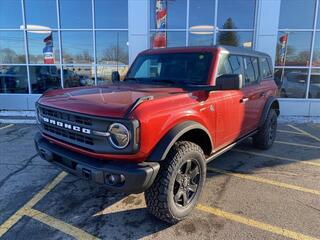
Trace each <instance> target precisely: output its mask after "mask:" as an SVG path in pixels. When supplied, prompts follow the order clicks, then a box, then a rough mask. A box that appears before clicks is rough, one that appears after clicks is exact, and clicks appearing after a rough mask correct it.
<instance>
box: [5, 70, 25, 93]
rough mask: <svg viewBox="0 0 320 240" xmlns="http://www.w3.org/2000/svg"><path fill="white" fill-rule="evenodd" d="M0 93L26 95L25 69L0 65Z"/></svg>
mask: <svg viewBox="0 0 320 240" xmlns="http://www.w3.org/2000/svg"><path fill="white" fill-rule="evenodd" d="M0 93H28V80H27V67H26V66H4V65H0Z"/></svg>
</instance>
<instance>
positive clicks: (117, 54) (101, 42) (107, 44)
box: [96, 31, 129, 65]
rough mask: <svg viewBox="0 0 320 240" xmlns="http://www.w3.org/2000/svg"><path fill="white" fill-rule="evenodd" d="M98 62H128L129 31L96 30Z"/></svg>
mask: <svg viewBox="0 0 320 240" xmlns="http://www.w3.org/2000/svg"><path fill="white" fill-rule="evenodd" d="M96 47H97V63H100V64H114V65H117V64H128V62H129V57H128V32H127V31H96Z"/></svg>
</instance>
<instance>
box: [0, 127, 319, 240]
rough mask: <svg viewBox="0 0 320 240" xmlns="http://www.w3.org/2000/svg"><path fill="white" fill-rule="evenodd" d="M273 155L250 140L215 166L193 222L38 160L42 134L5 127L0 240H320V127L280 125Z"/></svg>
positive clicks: (0, 145) (0, 134) (1, 131)
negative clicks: (158, 214) (36, 142)
mask: <svg viewBox="0 0 320 240" xmlns="http://www.w3.org/2000/svg"><path fill="white" fill-rule="evenodd" d="M278 129H279V130H278V132H277V139H276V142H275V144H274V146H273V147H272V148H271V149H270V150H268V151H260V150H256V149H254V148H253V147H252V145H251V142H250V140H247V141H245V142H243V143H242V144H241V145H239V146H237V147H236V148H235V149H233V150H232V151H229V152H228V153H225V154H224V155H222V156H220V157H219V158H217V159H216V160H214V161H213V162H211V163H210V164H209V165H208V172H207V180H206V185H205V188H204V191H203V194H202V197H201V199H200V202H199V205H198V206H197V208H196V209H195V210H194V211H193V213H192V214H191V216H190V217H189V218H188V219H186V220H184V221H182V222H180V223H178V224H176V225H173V226H172V225H169V224H166V223H163V222H161V221H159V220H157V219H156V218H154V217H153V216H151V215H149V214H148V212H147V210H146V207H145V202H144V198H143V194H136V195H126V194H121V193H115V192H111V191H108V190H106V189H105V188H104V187H103V186H99V185H96V184H94V183H91V182H88V181H85V180H81V179H78V178H76V177H74V176H71V175H69V174H66V173H65V172H63V171H61V170H60V169H59V168H58V167H55V166H53V165H51V164H49V163H47V162H45V161H44V160H42V159H40V158H39V156H38V155H37V154H36V151H35V149H34V146H33V136H34V135H35V133H36V131H37V127H36V126H35V125H23V124H0V239H10V240H11V239H28V240H31V239H141V238H143V239H166V240H169V239H320V124H312V123H304V124H301V123H299V124H298V123H282V124H279V128H278Z"/></svg>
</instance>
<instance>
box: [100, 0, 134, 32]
mask: <svg viewBox="0 0 320 240" xmlns="http://www.w3.org/2000/svg"><path fill="white" fill-rule="evenodd" d="M95 18H96V28H124V29H126V28H128V0H108V1H105V0H95Z"/></svg>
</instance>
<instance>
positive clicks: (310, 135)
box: [288, 124, 320, 142]
mask: <svg viewBox="0 0 320 240" xmlns="http://www.w3.org/2000/svg"><path fill="white" fill-rule="evenodd" d="M288 126H289V127H291V128H293V129H294V130H296V131H298V132H301V133H303V134H304V135H307V136H309V137H311V138H313V139H315V140H316V141H318V142H320V138H318V137H316V136H314V135H312V134H311V133H308V132H306V131H304V130H302V129H300V128H298V127H296V126H293V125H291V124H288Z"/></svg>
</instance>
